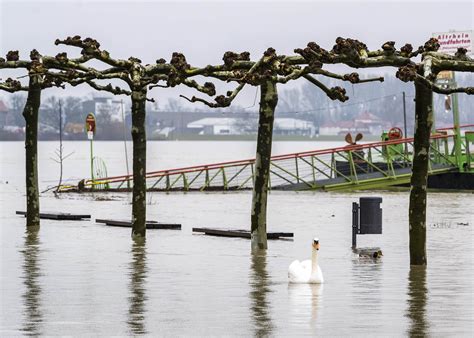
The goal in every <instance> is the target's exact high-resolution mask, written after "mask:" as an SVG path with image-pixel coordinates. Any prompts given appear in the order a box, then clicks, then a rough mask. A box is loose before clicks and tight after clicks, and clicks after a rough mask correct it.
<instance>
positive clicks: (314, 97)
mask: <svg viewBox="0 0 474 338" xmlns="http://www.w3.org/2000/svg"><path fill="white" fill-rule="evenodd" d="M369 76H371V75H368V77H369ZM468 76H471V75H470V74H456V80H457V82H458V84H459V85H460V86H462V85H464V84H467V78H468ZM321 81H322V82H324V83H325V84H326V85H328V86H329V87H332V86H341V85H342V86H343V87H344V88H345V89H346V92H347V95H348V96H349V97H350V99H349V100H348V101H346V102H344V103H341V102H339V101H332V100H330V99H328V97H327V96H326V95H325V94H324V93H323V92H322V91H321V90H319V89H318V88H316V87H315V86H313V85H311V84H309V83H308V84H306V83H305V84H303V85H302V86H300V87H297V88H293V89H282V90H281V92H280V96H279V103H278V106H277V109H276V116H277V117H278V115H283V114H284V115H285V116H288V115H289V114H294V117H295V118H298V119H304V120H310V121H312V122H314V124H315V126H321V125H324V124H325V123H328V122H332V123H337V122H338V121H344V120H354V119H355V118H356V117H357V116H358V115H360V114H361V113H364V112H369V113H371V114H373V115H375V116H377V117H379V118H380V119H381V120H383V121H388V122H389V123H390V124H391V125H393V126H401V125H402V124H403V96H402V92H405V95H406V96H405V97H406V112H407V122H408V123H407V124H408V130H409V131H412V130H413V121H414V109H415V108H414V100H413V99H414V86H413V84H412V83H404V82H402V81H400V80H398V79H396V78H395V77H394V76H393V75H386V76H385V81H384V82H383V83H375V82H369V83H364V84H359V85H357V86H354V85H351V84H350V83H347V82H343V83H342V84H341V81H337V80H332V79H328V78H323V79H321ZM6 98H7V101H6V102H5V104H6V106H7V107H8V113H7V114H6V115H5V116H4V119H3V121H2V126H1V127H3V126H5V125H6V126H7V128H1V127H0V140H22V139H23V137H24V135H23V134H22V133H21V128H23V127H24V125H25V121H24V118H23V116H22V111H23V107H24V105H25V102H26V94H20V93H17V94H13V95H8V96H6ZM59 99H60V100H61V111H62V114H63V130H64V135H65V139H86V137H85V134H84V133H82V132H78V129H81V128H82V126H83V124H84V119H85V117H86V115H87V113H89V111H88V109H85V108H84V105H83V103H84V102H85V101H90V100H91V98H90V97H76V96H65V97H60V98H59V97H56V96H49V97H47V98H46V99H44V100H43V102H42V104H41V108H40V115H39V129H40V130H39V132H40V133H39V138H40V139H41V140H55V139H57V138H58V131H59ZM445 99H446V98H445V96H444V95H437V94H434V107H435V113H436V120H435V121H436V122H435V123H436V125H437V126H444V125H451V124H452V118H453V117H452V111H449V110H446V108H447V106H446V104H445ZM458 99H459V112H460V122H461V124H470V123H474V97H473V96H469V95H463V94H459V95H458ZM149 105H150V106H149V107H148V108H147V109H148V111H149V114H147V129H148V131H149V132H150V133H151V132H153V131H154V130H155V129H156V128H157V121H159V112H160V111H167V112H176V113H179V112H189V111H194V112H203V113H204V112H206V113H209V111H210V109H209V108H207V107H205V106H200V105H192V106H191V108H190V106H189V105H187V104H185V102H184V101H183V100H179V99H174V98H172V99H169V100H168V102H166V103H165V104H163V105H162V106H161V107H162V108H161V107H160V109H158V110H157V109H156V107H155V106H154V105H153V104H152V103H150V104H149ZM124 107H125V114H124V115H125V126H126V130H127V132H126V133H125V135H126V137H127V138H128V139H130V134H129V132H128V130H129V128H130V124H131V123H130V108H129V107H128V106H124ZM257 107H258V105H256V107H255V108H251V109H244V108H243V107H240V106H238V105H232V106H231V107H229V108H225V109H217V110H212V112H215V113H216V115H217V116H220V115H221V114H219V113H221V112H226V113H232V112H241V111H244V110H245V111H247V112H249V111H252V110H255V112H254V113H255V114H249V117H248V118H249V119H255V120H256V114H257V109H258V108H257ZM254 115H255V116H254ZM227 116H228V115H227ZM96 118H97V128H98V130H97V139H98V140H101V139H102V140H118V139H123V137H124V131H123V123H122V121H120V120H117V119H113V118H112V116H111V114H110V113H108V112H107V111H106V110H105V111H102V112H101V113H100V114H97V116H96ZM198 118H199V117H198V116H197V119H198ZM15 127H17V128H15Z"/></svg>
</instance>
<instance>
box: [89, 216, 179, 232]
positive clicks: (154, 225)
mask: <svg viewBox="0 0 474 338" xmlns="http://www.w3.org/2000/svg"><path fill="white" fill-rule="evenodd" d="M95 221H96V223H103V224H105V225H108V226H113V227H122V228H131V227H132V222H130V221H123V220H113V219H99V218H97V219H96V220H95ZM146 228H147V229H163V230H181V224H175V223H158V222H156V221H146Z"/></svg>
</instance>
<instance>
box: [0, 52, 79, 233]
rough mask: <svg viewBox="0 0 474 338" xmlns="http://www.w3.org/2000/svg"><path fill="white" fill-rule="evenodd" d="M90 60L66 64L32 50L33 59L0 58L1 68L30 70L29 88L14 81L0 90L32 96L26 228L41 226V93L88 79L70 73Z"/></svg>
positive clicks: (28, 118)
mask: <svg viewBox="0 0 474 338" xmlns="http://www.w3.org/2000/svg"><path fill="white" fill-rule="evenodd" d="M85 61H87V60H86V59H84V58H79V59H75V60H71V61H68V62H64V60H62V59H61V56H60V55H59V57H58V56H57V57H49V56H42V55H41V54H40V53H39V52H38V51H37V50H35V49H34V50H32V51H31V53H30V60H29V61H28V60H20V57H19V53H18V51H10V52H8V53H7V55H6V59H3V58H0V69H24V70H27V71H28V78H29V81H28V85H27V86H24V85H22V84H21V82H20V81H18V80H13V79H11V78H8V79H6V80H5V81H4V82H0V90H5V91H7V92H10V93H15V92H18V91H27V92H28V97H27V100H26V104H25V107H24V109H23V117H24V119H25V122H26V127H25V164H26V168H25V169H26V173H25V177H26V225H27V226H39V225H40V218H39V210H40V203H39V188H38V146H37V144H38V112H39V107H40V105H41V92H42V90H43V89H46V88H50V87H63V83H64V82H70V83H74V84H79V83H80V82H82V81H85V80H86V76H85V74H84V73H82V74H80V73H79V72H76V71H72V70H70V69H69V70H66V66H67V67H69V68H71V67H73V68H78V69H80V68H82V65H81V63H83V62H85Z"/></svg>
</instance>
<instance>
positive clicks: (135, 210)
mask: <svg viewBox="0 0 474 338" xmlns="http://www.w3.org/2000/svg"><path fill="white" fill-rule="evenodd" d="M145 105H146V89H142V90H141V91H133V92H132V141H133V194H132V237H135V238H136V237H143V238H144V237H145V234H146V179H145V174H146V131H145V114H146V112H145Z"/></svg>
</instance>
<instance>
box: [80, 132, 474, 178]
mask: <svg viewBox="0 0 474 338" xmlns="http://www.w3.org/2000/svg"><path fill="white" fill-rule="evenodd" d="M471 126H474V125H463V126H461V127H462V128H465V127H471ZM445 129H452V128H443V129H438V130H445ZM449 137H454V136H453V135H432V136H431V137H430V139H433V140H435V139H445V138H449ZM413 141H414V139H413V138H402V139H397V140H390V141H378V142H371V143H365V144H357V145H347V146H343V147H336V148H328V149H321V150H312V151H304V152H298V153H291V154H285V155H276V156H272V157H271V161H281V160H287V159H292V158H299V157H306V156H320V155H327V154H335V153H339V152H347V151H356V150H361V149H368V148H374V147H380V146H390V145H396V144H403V143H410V142H413ZM253 163H255V159H245V160H238V161H228V162H218V163H212V164H207V165H196V166H190V167H182V168H173V169H164V170H158V171H151V172H148V173H146V178H153V177H160V176H167V175H168V176H169V175H180V174H186V173H192V172H199V171H205V170H214V169H221V168H231V167H239V166H244V165H249V164H253ZM131 180H133V175H121V176H111V177H105V178H101V179H99V180H96V181H95V182H108V183H115V182H126V181H131ZM86 182H87V184H90V183H91V180H86Z"/></svg>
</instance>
